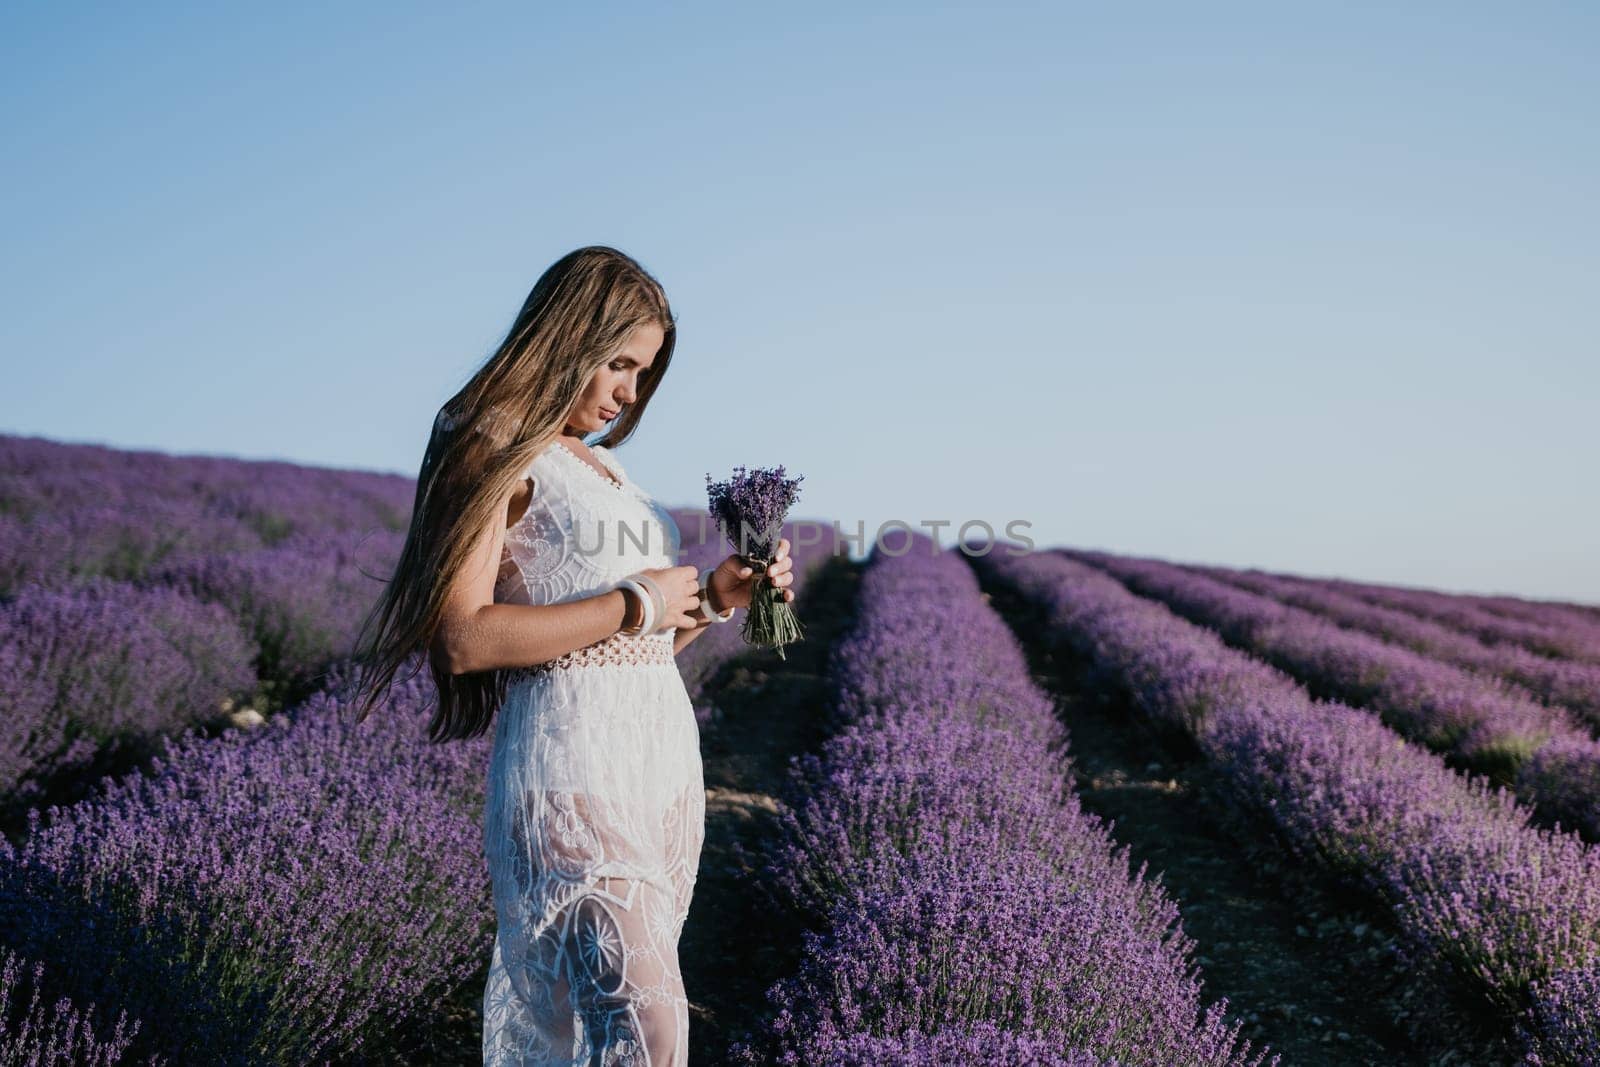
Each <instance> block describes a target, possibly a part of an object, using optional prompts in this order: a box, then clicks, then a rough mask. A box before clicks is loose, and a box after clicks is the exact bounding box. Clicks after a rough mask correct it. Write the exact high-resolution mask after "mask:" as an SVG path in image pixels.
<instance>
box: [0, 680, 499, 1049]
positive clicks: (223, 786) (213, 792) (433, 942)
mask: <svg viewBox="0 0 1600 1067" xmlns="http://www.w3.org/2000/svg"><path fill="white" fill-rule="evenodd" d="M418 665H419V666H420V664H418ZM333 678H334V682H333V687H332V689H331V690H330V691H328V692H323V693H318V694H316V695H314V696H313V697H311V698H310V699H309V700H307V701H306V702H305V703H304V704H302V705H300V706H298V707H296V708H295V709H292V710H291V711H290V712H289V713H288V714H286V715H282V716H277V717H274V718H273V719H272V720H270V721H269V724H268V725H267V726H264V727H261V728H258V729H255V730H251V731H240V730H229V731H227V732H225V733H223V734H222V735H220V736H218V737H214V738H210V739H205V738H202V737H200V736H199V735H197V734H195V733H192V732H191V733H188V734H185V735H184V736H183V737H181V738H178V739H176V740H169V741H168V744H167V745H166V753H165V755H164V756H163V757H162V758H161V759H159V760H158V761H157V763H156V766H155V767H154V769H153V770H152V772H151V773H150V774H149V775H137V774H135V775H128V776H126V777H124V778H122V779H119V780H116V781H114V782H112V783H109V784H108V786H107V788H106V789H105V792H104V794H103V795H102V796H99V797H96V798H94V799H92V800H89V801H84V802H82V803H80V804H77V805H74V806H72V807H70V808H51V809H50V810H49V812H48V818H46V817H45V816H44V815H41V813H40V812H38V811H34V812H31V813H30V828H29V833H28V836H27V837H26V839H25V840H24V841H23V842H21V843H20V844H18V845H16V846H12V845H10V844H4V845H3V847H0V941H3V942H4V943H5V944H7V945H8V946H11V947H12V948H13V949H14V950H15V951H17V952H18V953H20V954H21V955H22V956H24V957H25V958H27V959H34V960H43V961H48V963H49V970H48V972H47V973H48V974H49V976H50V977H51V980H52V982H53V983H54V992H56V993H57V994H59V995H67V996H70V997H71V999H72V1001H73V1002H74V1003H75V1004H77V1005H80V1006H85V1005H87V1006H88V1007H87V1008H85V1009H84V1010H87V1011H90V1012H91V1013H92V1014H93V1015H94V1017H95V1018H96V1020H97V1021H98V1022H99V1026H98V1027H97V1030H98V1029H99V1028H100V1027H103V1026H104V1025H105V1020H107V1019H108V1018H109V1017H110V1016H111V1015H112V1014H114V1013H118V1012H123V1011H125V1012H126V1013H127V1015H128V1017H129V1018H131V1019H133V1020H135V1021H136V1022H137V1023H138V1024H139V1029H138V1032H137V1034H136V1035H134V1037H133V1039H132V1041H131V1043H130V1046H129V1048H128V1049H127V1051H128V1053H129V1055H130V1056H148V1055H151V1054H156V1055H161V1056H167V1057H171V1058H172V1059H173V1060H174V1061H175V1062H180V1063H208V1064H234V1063H237V1064H245V1063H251V1064H257V1063H296V1064H300V1063H312V1062H323V1061H325V1060H327V1059H335V1060H340V1061H347V1062H360V1061H361V1059H362V1058H363V1056H365V1055H367V1054H373V1055H381V1053H382V1050H384V1048H385V1047H386V1046H385V1045H384V1042H385V1041H386V1040H387V1039H388V1038H389V1037H391V1036H392V1034H393V1032H394V1031H395V1029H396V1028H397V1027H398V1026H400V1025H401V1024H402V1023H403V1022H404V1021H405V1020H406V1019H407V1018H408V1017H409V1016H411V1015H412V1014H413V1013H416V1012H419V1011H426V1010H428V1006H429V1005H432V1004H435V1003H437V1002H438V1000H439V998H440V997H441V996H442V995H443V994H444V992H446V991H447V990H449V989H452V988H455V987H456V986H458V985H459V984H460V983H461V982H462V981H464V980H465V979H466V978H467V977H469V976H470V975H472V974H473V973H475V972H476V971H477V970H478V969H479V967H480V965H481V963H482V961H483V960H484V959H486V958H487V954H488V952H489V948H490V944H491V941H492V933H493V912H492V908H491V907H490V902H489V889H488V876H487V869H486V867H485V865H484V861H483V848H482V840H481V835H482V797H483V784H484V783H483V778H484V773H485V769H486V764H487V758H488V744H489V741H488V740H487V739H486V738H480V739H477V740H475V741H473V742H468V743H454V744H449V745H433V744H430V743H428V741H427V739H426V735H425V724H426V720H427V714H428V711H429V708H430V705H431V703H432V699H433V696H432V693H433V691H432V685H431V681H429V680H428V676H427V674H426V672H421V673H419V674H417V675H416V676H415V677H414V678H411V679H409V680H405V681H403V682H401V683H400V684H398V685H397V686H396V687H395V688H394V689H393V690H392V691H391V693H390V694H388V696H387V697H386V699H385V701H384V702H383V704H382V705H381V706H380V707H379V708H378V709H376V710H375V712H374V714H373V716H372V717H371V718H369V719H368V720H367V721H366V722H365V723H363V724H361V725H360V726H356V725H353V724H352V722H351V714H350V713H351V705H349V704H348V703H347V702H346V697H347V695H348V693H347V686H348V679H349V675H348V672H343V673H341V672H337V671H336V672H335V673H334V676H333Z"/></svg>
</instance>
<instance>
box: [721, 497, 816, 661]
mask: <svg viewBox="0 0 1600 1067" xmlns="http://www.w3.org/2000/svg"><path fill="white" fill-rule="evenodd" d="M803 480H804V476H802V477H800V478H785V477H784V470H783V468H782V467H774V468H765V467H759V468H757V469H755V470H751V471H747V470H746V469H745V468H744V467H735V468H734V469H733V477H732V478H729V479H728V480H727V481H724V482H713V481H712V480H711V475H710V474H707V475H706V486H707V491H708V493H709V495H710V497H711V517H712V518H713V519H715V520H716V523H717V527H718V528H719V529H720V530H721V531H722V535H723V536H724V537H726V538H727V539H728V540H729V541H730V542H732V543H733V545H734V547H735V548H736V549H737V550H738V553H739V556H740V558H742V559H743V560H744V561H745V563H747V564H749V566H750V569H751V570H752V571H754V572H755V574H756V576H757V577H758V578H759V577H760V576H761V575H764V574H765V573H766V570H767V566H768V565H769V564H771V563H773V562H775V560H774V557H775V556H776V554H777V551H778V542H779V540H781V539H782V537H783V519H784V516H785V515H787V514H788V513H789V508H790V507H791V506H793V504H794V502H795V501H796V500H798V499H800V483H801V481H803ZM743 636H744V639H745V641H746V642H747V643H748V644H752V645H756V646H758V647H761V648H772V649H776V650H777V652H778V657H779V658H780V659H783V658H786V657H785V656H784V654H783V646H784V645H787V644H789V643H790V642H792V641H799V640H801V639H802V638H803V637H804V634H802V633H801V632H800V620H799V619H798V618H796V617H795V614H794V609H792V608H791V607H790V606H789V603H788V601H786V600H784V599H783V590H782V589H780V588H779V587H778V586H776V585H772V584H771V583H770V582H768V583H766V584H761V585H759V586H758V588H757V589H756V591H755V594H754V595H753V596H751V598H750V610H749V611H748V612H747V613H746V615H745V619H744V630H743Z"/></svg>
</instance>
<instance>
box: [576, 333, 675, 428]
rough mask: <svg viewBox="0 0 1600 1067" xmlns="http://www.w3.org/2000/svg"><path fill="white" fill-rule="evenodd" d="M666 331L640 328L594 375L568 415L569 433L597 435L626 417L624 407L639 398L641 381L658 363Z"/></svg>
mask: <svg viewBox="0 0 1600 1067" xmlns="http://www.w3.org/2000/svg"><path fill="white" fill-rule="evenodd" d="M666 336H667V335H666V331H665V330H663V329H662V328H661V327H660V326H658V325H656V324H655V323H653V322H648V323H645V324H644V325H643V326H639V327H636V328H635V329H634V331H633V333H631V334H629V335H628V341H627V343H626V344H624V345H623V346H622V349H621V350H620V351H619V352H617V353H616V355H614V356H612V357H611V359H610V360H608V361H607V362H606V363H605V364H604V365H603V366H602V367H601V368H600V369H599V370H597V371H595V372H594V376H593V377H591V378H590V379H589V385H588V387H587V388H586V389H584V391H583V395H582V396H581V397H579V398H578V403H577V406H576V407H574V408H573V409H572V411H571V412H570V413H569V414H568V415H567V432H568V433H570V434H572V435H573V436H574V437H582V436H583V435H584V434H588V433H594V432H596V431H598V430H603V429H605V428H606V424H607V423H608V422H610V421H611V420H612V419H615V418H616V417H617V416H619V415H621V414H622V409H623V406H624V405H627V404H631V403H633V402H634V401H635V400H637V399H638V398H639V379H640V378H641V377H642V376H644V375H645V374H647V373H648V372H649V370H650V368H651V366H652V365H653V364H654V363H655V359H656V352H657V351H659V350H660V348H661V342H662V341H664V340H665V339H666Z"/></svg>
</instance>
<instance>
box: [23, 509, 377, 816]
mask: <svg viewBox="0 0 1600 1067" xmlns="http://www.w3.org/2000/svg"><path fill="white" fill-rule="evenodd" d="M399 536H400V535H398V534H392V533H383V534H379V535H376V536H375V537H373V538H363V537H360V536H357V535H340V534H325V535H319V536H316V537H309V536H295V537H291V538H290V539H289V540H287V541H285V542H284V543H282V544H280V545H277V546H275V547H272V548H254V549H249V550H246V551H243V552H236V553H233V554H231V555H212V556H193V557H189V558H186V559H184V560H183V561H181V562H176V563H173V564H170V565H168V566H166V567H162V568H158V569H157V570H155V571H152V572H150V573H147V574H146V575H145V576H144V577H142V578H141V579H139V580H138V581H128V580H123V579H112V578H108V577H105V576H101V575H89V576H78V577H76V578H72V579H70V580H69V579H66V578H64V577H59V576H58V577H57V578H56V579H54V580H39V581H35V582H31V583H29V584H28V585H25V586H23V587H22V588H21V589H20V590H18V591H17V592H16V594H15V595H14V596H13V597H12V598H11V599H10V600H9V601H8V602H6V603H4V604H0V669H3V670H5V671H6V676H7V678H9V679H10V681H9V682H8V684H7V685H6V686H5V688H4V690H3V691H0V740H5V741H6V742H8V743H7V744H6V745H5V746H4V747H3V749H0V794H7V793H10V794H11V796H10V797H8V798H7V807H8V809H12V808H15V807H16V806H17V805H19V804H20V805H31V804H33V803H35V802H38V801H40V800H41V799H45V798H46V794H47V792H48V793H49V794H50V795H49V796H48V799H51V800H56V801H61V800H64V799H70V798H71V793H70V792H68V793H66V794H65V795H63V789H62V782H63V781H65V780H67V779H70V778H71V776H72V775H74V774H76V773H82V774H85V775H88V774H92V773H94V772H95V770H96V768H101V769H104V768H106V767H107V766H108V765H109V766H112V767H116V766H118V761H117V756H118V753H119V751H123V750H125V751H127V752H128V753H129V758H128V760H127V761H126V762H129V763H136V762H137V761H138V758H139V756H140V754H141V753H142V752H143V751H144V750H147V749H153V748H154V747H155V745H156V738H157V737H158V736H160V735H164V734H171V733H174V732H176V731H178V730H181V729H183V728H185V727H187V726H190V725H203V724H206V723H208V722H210V721H212V720H216V719H218V718H220V717H221V716H222V715H223V714H224V713H225V711H227V710H228V709H229V708H230V707H232V706H234V705H244V704H249V705H260V706H263V707H266V708H267V709H268V710H271V709H272V708H274V707H277V706H281V705H282V703H284V702H285V701H287V700H289V699H294V698H296V697H298V696H300V695H303V694H305V693H307V692H309V691H312V690H314V689H315V688H316V687H317V684H318V681H319V675H320V673H321V671H322V670H323V668H324V667H325V666H326V665H327V664H328V663H330V662H333V661H336V660H337V659H338V658H340V657H341V656H343V655H347V654H348V652H349V650H350V648H351V646H352V644H353V642H354V640H355V635H356V631H357V629H358V628H359V627H360V624H361V620H362V618H364V617H365V614H366V612H367V610H368V609H369V608H370V607H371V605H372V602H373V599H374V597H375V596H376V594H377V591H378V590H379V588H380V585H379V578H380V576H382V575H383V574H384V573H385V571H384V567H385V566H388V565H392V560H393V558H394V556H395V555H397V554H398V552H399V543H398V538H399ZM363 542H365V543H363ZM45 783H50V789H49V790H47V789H46V787H45Z"/></svg>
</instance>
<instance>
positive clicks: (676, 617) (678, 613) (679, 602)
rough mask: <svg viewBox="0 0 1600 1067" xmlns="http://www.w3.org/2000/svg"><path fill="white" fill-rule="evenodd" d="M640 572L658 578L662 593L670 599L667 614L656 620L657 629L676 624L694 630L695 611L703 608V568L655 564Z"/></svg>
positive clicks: (659, 630) (661, 629) (671, 626)
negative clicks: (700, 570) (701, 596)
mask: <svg viewBox="0 0 1600 1067" xmlns="http://www.w3.org/2000/svg"><path fill="white" fill-rule="evenodd" d="M639 573H641V574H643V575H645V576H646V577H648V578H653V579H655V583H656V584H657V585H659V586H660V587H661V596H662V598H663V599H664V600H665V601H666V602H667V612H666V614H667V617H666V618H665V619H657V620H656V628H655V631H654V632H656V633H660V632H661V631H663V630H666V629H669V628H673V627H676V628H677V629H679V630H693V629H694V628H695V626H696V623H695V621H694V613H695V612H697V611H699V610H700V572H699V571H697V570H695V569H694V567H692V566H689V565H687V564H686V565H684V566H682V567H655V568H650V569H646V570H642V571H640V572H639Z"/></svg>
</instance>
